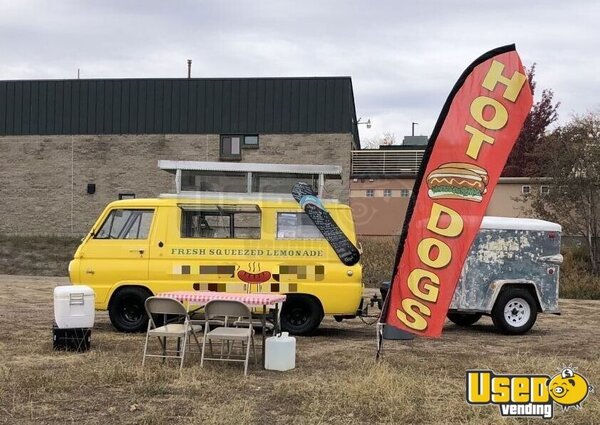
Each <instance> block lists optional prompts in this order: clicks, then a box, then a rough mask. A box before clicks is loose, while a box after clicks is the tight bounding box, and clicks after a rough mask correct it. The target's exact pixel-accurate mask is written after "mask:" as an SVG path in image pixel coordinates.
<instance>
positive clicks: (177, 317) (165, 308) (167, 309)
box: [142, 297, 202, 370]
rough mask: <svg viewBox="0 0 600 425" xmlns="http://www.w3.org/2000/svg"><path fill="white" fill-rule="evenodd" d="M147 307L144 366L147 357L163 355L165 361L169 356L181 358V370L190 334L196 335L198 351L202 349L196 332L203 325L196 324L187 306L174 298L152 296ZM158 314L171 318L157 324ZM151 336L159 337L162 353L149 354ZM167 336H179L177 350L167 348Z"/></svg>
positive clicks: (199, 330) (147, 302)
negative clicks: (161, 323) (160, 324)
mask: <svg viewBox="0 0 600 425" xmlns="http://www.w3.org/2000/svg"><path fill="white" fill-rule="evenodd" d="M145 307H146V313H147V314H148V330H147V331H146V343H145V345H144V358H143V359H142V367H144V364H145V362H146V357H161V358H162V359H163V361H165V359H167V358H175V359H181V361H180V364H179V370H181V368H182V367H183V361H184V359H185V351H186V346H187V342H188V339H189V336H190V334H191V335H192V336H193V337H194V340H195V341H196V345H197V346H198V351H200V342H199V341H198V338H197V336H196V332H201V331H202V325H198V324H194V321H192V320H190V317H189V315H188V312H187V310H186V308H185V306H184V305H183V304H182V303H181V302H179V301H177V300H175V299H172V298H164V297H150V298H148V299H146V303H145ZM157 316H162V318H168V319H169V320H168V321H166V323H165V324H164V325H162V326H157V324H156V323H157V322H156V320H155V317H157ZM169 316H170V317H169ZM182 322H183V323H182ZM151 336H155V337H157V338H158V341H159V342H160V344H161V347H162V354H148V339H149V338H150V337H151ZM167 337H175V338H177V349H176V350H168V349H167ZM182 340H183V342H182ZM167 353H176V355H169V354H167Z"/></svg>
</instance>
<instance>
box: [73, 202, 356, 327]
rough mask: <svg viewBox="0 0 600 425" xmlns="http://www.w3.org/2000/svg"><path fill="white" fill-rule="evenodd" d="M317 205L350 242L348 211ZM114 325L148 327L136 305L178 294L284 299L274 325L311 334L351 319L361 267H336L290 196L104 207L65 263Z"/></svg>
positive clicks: (335, 257)
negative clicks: (326, 321)
mask: <svg viewBox="0 0 600 425" xmlns="http://www.w3.org/2000/svg"><path fill="white" fill-rule="evenodd" d="M322 202H323V205H324V207H325V208H326V209H327V211H328V212H329V214H330V215H331V217H332V219H333V220H335V223H337V225H338V226H339V228H340V229H341V230H342V231H343V233H344V234H345V235H346V236H347V237H348V239H349V240H350V241H351V242H352V243H353V244H356V236H355V232H354V222H353V220H352V213H351V210H350V207H348V206H347V205H343V204H340V203H338V202H337V201H334V200H323V201H322ZM69 276H70V279H71V282H72V283H73V284H81V285H88V286H90V287H92V288H93V289H94V291H95V296H96V297H95V300H96V309H99V310H108V312H109V316H110V320H111V322H112V324H113V326H114V327H115V328H116V329H117V330H120V331H124V332H136V331H142V330H145V328H146V323H147V317H146V314H145V312H144V301H145V300H146V298H148V297H149V296H151V295H156V294H158V293H160V292H166V291H178V290H187V291H191V290H199V291H220V292H276V293H285V294H286V295H287V300H286V302H285V303H284V304H283V308H282V311H281V325H282V328H283V329H284V330H287V331H289V332H291V333H294V334H307V333H310V332H312V331H314V330H315V329H316V328H317V327H318V326H319V324H320V323H321V320H322V319H323V316H324V315H326V314H331V315H335V316H336V317H340V316H341V317H348V316H356V313H357V310H358V309H359V307H360V304H361V300H362V292H363V285H362V266H361V265H360V263H357V264H353V265H351V266H348V265H345V264H344V263H342V262H341V261H340V259H339V258H338V255H337V254H336V252H335V251H334V250H333V248H332V246H331V245H330V244H329V242H327V240H326V239H324V238H323V235H322V234H321V232H320V231H319V229H318V228H317V227H316V226H315V225H314V224H313V222H312V221H311V220H310V218H309V217H308V216H307V215H306V214H305V212H304V210H303V209H302V208H301V207H300V205H299V204H298V202H296V201H295V200H294V199H293V198H292V197H291V196H280V195H271V194H256V195H244V196H241V195H239V194H236V195H227V194H223V193H215V194H202V195H201V196H198V197H185V196H184V195H164V196H162V197H160V198H156V199H128V200H120V201H115V202H113V203H111V204H109V205H108V206H107V207H106V208H105V210H104V211H103V212H102V214H101V215H100V217H99V218H98V220H97V221H96V223H95V224H94V226H93V227H92V229H91V231H90V232H89V233H88V234H87V235H86V236H85V238H84V239H83V241H82V243H81V245H80V246H79V248H78V249H77V251H76V252H75V255H74V259H73V260H72V261H71V262H70V264H69Z"/></svg>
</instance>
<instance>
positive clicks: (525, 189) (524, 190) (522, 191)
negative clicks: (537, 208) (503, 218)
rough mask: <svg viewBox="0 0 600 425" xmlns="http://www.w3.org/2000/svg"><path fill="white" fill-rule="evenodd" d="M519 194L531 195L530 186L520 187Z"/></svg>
mask: <svg viewBox="0 0 600 425" xmlns="http://www.w3.org/2000/svg"><path fill="white" fill-rule="evenodd" d="M521 193H522V194H523V195H529V194H530V193H531V186H529V185H525V186H521Z"/></svg>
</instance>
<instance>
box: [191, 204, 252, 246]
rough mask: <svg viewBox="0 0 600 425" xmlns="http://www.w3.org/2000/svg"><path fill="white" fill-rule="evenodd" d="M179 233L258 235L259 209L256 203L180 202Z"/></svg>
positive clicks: (229, 236) (195, 235)
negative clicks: (207, 203)
mask: <svg viewBox="0 0 600 425" xmlns="http://www.w3.org/2000/svg"><path fill="white" fill-rule="evenodd" d="M181 237H182V238H207V239H260V209H259V208H258V206H256V205H190V206H182V207H181Z"/></svg>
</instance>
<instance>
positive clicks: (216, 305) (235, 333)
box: [200, 300, 256, 375]
mask: <svg viewBox="0 0 600 425" xmlns="http://www.w3.org/2000/svg"><path fill="white" fill-rule="evenodd" d="M204 315H205V322H204V340H203V341H202V356H201V358H200V366H204V360H213V361H225V362H243V363H244V375H247V374H248V362H249V359H250V346H252V351H253V353H254V363H255V364H256V347H255V346H254V329H253V328H252V320H251V319H252V313H251V312H250V309H249V308H248V306H247V305H245V304H243V303H241V302H239V301H225V300H214V301H209V302H208V303H207V304H206V306H205V307H204ZM215 318H224V319H225V320H224V321H223V323H225V326H218V327H216V328H215V329H213V330H209V329H210V326H211V323H212V320H214V319H215ZM229 318H236V319H237V320H244V319H247V320H248V322H247V325H246V326H245V327H230V326H228V325H227V324H228V323H229ZM212 341H221V356H220V357H214V352H213V347H212ZM236 341H240V342H241V345H242V351H244V345H245V351H246V353H245V356H244V358H231V351H232V349H233V345H234V344H235V342H236ZM207 342H208V344H209V347H210V354H211V357H206V356H205V353H206V343H207ZM224 342H227V357H224V353H223V343H224ZM230 343H231V345H229V344H230ZM244 343H246V344H244Z"/></svg>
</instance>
